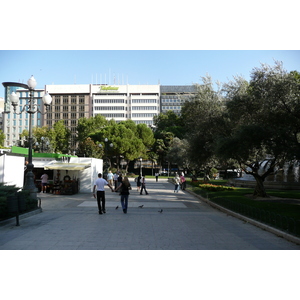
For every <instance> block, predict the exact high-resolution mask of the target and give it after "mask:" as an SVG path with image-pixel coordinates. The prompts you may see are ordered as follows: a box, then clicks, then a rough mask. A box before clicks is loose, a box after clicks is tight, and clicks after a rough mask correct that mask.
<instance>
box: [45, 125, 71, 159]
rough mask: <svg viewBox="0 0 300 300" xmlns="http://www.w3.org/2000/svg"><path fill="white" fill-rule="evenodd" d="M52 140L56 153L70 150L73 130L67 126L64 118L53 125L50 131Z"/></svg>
mask: <svg viewBox="0 0 300 300" xmlns="http://www.w3.org/2000/svg"><path fill="white" fill-rule="evenodd" d="M49 136H50V141H51V144H52V147H53V149H54V152H55V153H65V154H66V153H68V152H69V139H70V137H71V131H70V130H69V129H68V128H67V127H66V126H65V124H64V120H60V121H58V122H56V123H55V124H54V125H53V129H52V130H50V131H49Z"/></svg>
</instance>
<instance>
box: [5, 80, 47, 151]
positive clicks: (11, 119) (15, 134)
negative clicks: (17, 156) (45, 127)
mask: <svg viewBox="0 0 300 300" xmlns="http://www.w3.org/2000/svg"><path fill="white" fill-rule="evenodd" d="M12 92H15V93H16V94H17V95H18V96H19V105H18V107H17V108H16V112H14V109H13V106H12V105H11V103H10V100H9V95H10V94H11V93H12ZM44 93H45V92H44V90H35V92H34V95H33V97H34V100H35V103H36V105H37V106H36V107H35V108H39V109H40V111H41V112H43V111H44V104H43V101H42V97H43V96H44ZM29 94H30V93H29V90H25V89H20V88H19V87H14V86H7V87H5V98H4V112H3V114H2V122H3V125H2V127H3V132H4V134H5V143H4V146H5V147H10V146H19V145H20V146H22V145H23V144H24V141H23V139H22V138H21V134H22V132H23V130H29V114H28V113H27V112H26V111H27V109H26V106H27V105H28V103H29V99H30V96H29ZM23 108H25V111H24V112H23V113H21V114H20V112H21V111H22V110H23ZM43 122H44V116H43V115H42V114H41V113H39V112H37V113H35V114H32V128H33V127H41V126H42V124H43Z"/></svg>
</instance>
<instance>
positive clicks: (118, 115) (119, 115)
mask: <svg viewBox="0 0 300 300" xmlns="http://www.w3.org/2000/svg"><path fill="white" fill-rule="evenodd" d="M101 115H102V116H103V117H105V118H125V114H101ZM126 117H127V115H126Z"/></svg>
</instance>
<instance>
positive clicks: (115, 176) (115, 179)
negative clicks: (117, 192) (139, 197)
mask: <svg viewBox="0 0 300 300" xmlns="http://www.w3.org/2000/svg"><path fill="white" fill-rule="evenodd" d="M118 177H119V175H118V173H117V172H116V173H115V174H114V184H115V189H116V188H117V187H118Z"/></svg>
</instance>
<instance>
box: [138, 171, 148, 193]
mask: <svg viewBox="0 0 300 300" xmlns="http://www.w3.org/2000/svg"><path fill="white" fill-rule="evenodd" d="M145 177H146V176H145V175H144V176H142V180H141V183H142V188H141V192H140V195H143V190H145V193H146V195H148V192H147V190H146V178H145Z"/></svg>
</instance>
